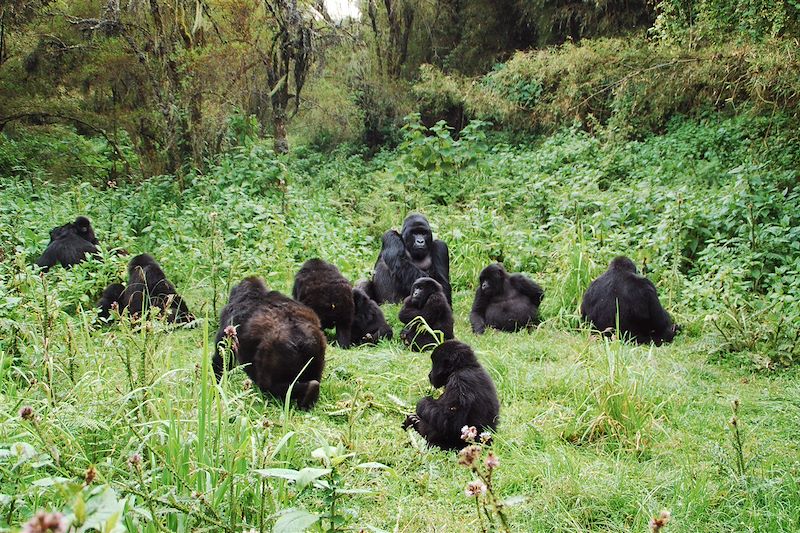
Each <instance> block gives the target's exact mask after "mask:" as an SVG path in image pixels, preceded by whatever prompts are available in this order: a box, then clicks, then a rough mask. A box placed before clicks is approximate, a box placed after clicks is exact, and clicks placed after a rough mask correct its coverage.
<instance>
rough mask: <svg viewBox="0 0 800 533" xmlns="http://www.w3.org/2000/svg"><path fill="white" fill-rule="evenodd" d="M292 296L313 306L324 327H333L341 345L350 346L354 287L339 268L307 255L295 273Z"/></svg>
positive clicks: (343, 346)
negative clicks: (308, 257)
mask: <svg viewBox="0 0 800 533" xmlns="http://www.w3.org/2000/svg"><path fill="white" fill-rule="evenodd" d="M292 297H293V298H294V299H295V300H297V301H298V302H300V303H303V304H305V305H307V306H308V307H310V308H311V309H313V310H314V312H315V313H317V316H318V317H319V320H320V322H321V323H322V327H323V328H324V329H329V328H333V327H335V328H336V342H337V343H339V346H340V347H342V348H349V347H350V339H351V332H350V330H351V328H352V326H353V307H354V305H353V287H352V286H351V285H350V282H349V281H347V279H346V278H345V277H344V276H342V274H341V273H340V272H339V269H338V268H336V267H335V266H333V265H332V264H330V263H326V262H325V261H322V260H321V259H309V260H308V261H306V262H305V263H304V264H303V266H302V268H300V271H299V272H298V273H297V275H296V276H295V277H294V287H293V288H292Z"/></svg>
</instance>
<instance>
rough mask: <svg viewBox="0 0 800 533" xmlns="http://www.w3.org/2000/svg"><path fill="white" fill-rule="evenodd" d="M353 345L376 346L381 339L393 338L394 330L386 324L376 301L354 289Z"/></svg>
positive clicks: (361, 291)
mask: <svg viewBox="0 0 800 533" xmlns="http://www.w3.org/2000/svg"><path fill="white" fill-rule="evenodd" d="M353 304H354V305H355V314H354V316H353V329H352V330H351V335H352V342H353V344H356V345H358V344H375V343H377V342H378V341H379V340H381V339H391V338H392V334H393V332H392V328H391V326H389V324H388V323H387V322H386V318H385V317H384V316H383V311H381V308H380V306H379V305H378V304H376V303H375V301H374V300H373V299H372V298H370V297H369V296H367V293H365V292H364V291H363V290H361V289H359V288H354V289H353Z"/></svg>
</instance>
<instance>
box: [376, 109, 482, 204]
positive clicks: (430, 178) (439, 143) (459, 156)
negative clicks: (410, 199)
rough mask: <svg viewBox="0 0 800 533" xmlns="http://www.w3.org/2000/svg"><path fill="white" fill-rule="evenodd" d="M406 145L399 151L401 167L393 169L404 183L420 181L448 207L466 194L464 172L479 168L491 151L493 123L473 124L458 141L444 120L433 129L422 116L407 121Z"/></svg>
mask: <svg viewBox="0 0 800 533" xmlns="http://www.w3.org/2000/svg"><path fill="white" fill-rule="evenodd" d="M405 122H406V123H405V125H404V126H403V128H402V132H403V142H402V143H401V144H400V146H399V147H398V152H399V154H400V165H396V166H394V167H393V168H391V169H390V171H391V172H392V173H394V174H395V175H396V177H397V179H399V180H400V181H401V182H408V181H417V182H421V180H420V179H419V178H422V177H424V178H425V181H424V182H422V184H423V185H424V186H425V188H426V192H428V194H429V195H431V196H432V197H433V200H434V201H436V202H437V203H440V204H443V205H446V204H447V203H449V201H450V200H452V198H458V197H459V196H460V195H461V194H463V189H464V183H463V182H462V181H461V174H462V172H463V171H464V170H465V169H466V168H468V167H472V166H477V165H479V163H480V162H481V161H482V160H483V157H484V156H485V155H486V153H487V152H488V150H489V144H488V142H487V139H486V133H485V128H486V127H487V126H489V125H490V123H489V122H484V121H481V120H473V121H470V123H469V124H467V126H465V127H464V129H462V130H461V132H460V133H459V138H458V139H454V138H453V136H452V134H451V131H452V130H453V128H452V127H450V126H448V125H447V123H446V122H445V121H444V120H440V121H439V122H437V123H436V124H434V125H433V126H431V127H430V128H427V127H426V126H425V125H424V124H422V122H421V119H420V114H419V113H412V114H410V115H408V116H406V117H405Z"/></svg>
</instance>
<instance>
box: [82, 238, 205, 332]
mask: <svg viewBox="0 0 800 533" xmlns="http://www.w3.org/2000/svg"><path fill="white" fill-rule="evenodd" d="M115 303H116V304H117V307H118V311H119V312H120V313H122V312H123V311H124V310H125V309H127V310H128V313H129V314H130V316H131V317H132V318H135V317H141V316H142V314H143V313H144V311H145V310H146V309H153V308H158V309H160V310H161V311H162V312H166V320H167V322H169V323H175V322H177V323H184V322H192V321H193V320H194V315H192V314H191V313H190V312H189V308H188V307H187V306H186V302H184V301H183V298H181V296H180V295H179V294H178V292H177V291H176V290H175V286H174V285H173V284H172V283H170V281H169V280H168V279H167V276H166V274H164V271H163V270H162V269H161V265H159V264H158V262H157V261H156V260H155V259H153V257H152V256H150V255H148V254H139V255H137V256H136V257H134V258H133V259H131V260H130V262H129V263H128V285H127V286H126V287H123V286H122V284H120V283H112V284H111V285H109V286H108V287H106V289H105V290H104V291H103V295H102V296H101V298H100V301H99V302H98V304H97V306H98V307H99V308H100V313H99V315H100V317H101V318H108V317H109V315H110V314H111V308H112V306H113V305H114V304H115Z"/></svg>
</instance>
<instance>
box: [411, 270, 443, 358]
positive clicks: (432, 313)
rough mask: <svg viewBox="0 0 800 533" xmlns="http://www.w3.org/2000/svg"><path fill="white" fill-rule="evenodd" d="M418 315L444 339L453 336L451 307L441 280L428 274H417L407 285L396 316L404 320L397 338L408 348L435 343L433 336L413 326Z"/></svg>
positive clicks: (421, 348) (414, 348)
mask: <svg viewBox="0 0 800 533" xmlns="http://www.w3.org/2000/svg"><path fill="white" fill-rule="evenodd" d="M418 316H419V317H422V318H424V319H425V322H427V324H428V325H429V326H430V327H431V329H433V330H439V331H441V332H442V333H444V339H445V340H447V339H452V338H453V311H452V309H450V304H448V303H447V299H446V298H445V296H444V291H443V290H442V286H441V284H439V282H437V281H436V280H435V279H432V278H419V279H418V280H417V281H415V282H414V285H412V286H411V295H410V296H409V297H407V298H406V299H405V301H404V302H403V308H402V309H400V313H399V316H398V318H400V322H402V323H403V324H406V327H405V328H403V331H402V332H401V333H400V338H401V339H403V342H404V343H405V344H406V345H407V346H411V349H412V350H416V351H422V350H423V349H425V347H426V346H427V345H429V344H435V342H436V339H434V338H433V335H431V334H430V333H428V332H427V331H423V330H420V329H418V328H417V325H416V324H413V325H411V322H412V321H413V320H414V319H415V318H416V317H418Z"/></svg>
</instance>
